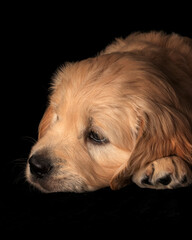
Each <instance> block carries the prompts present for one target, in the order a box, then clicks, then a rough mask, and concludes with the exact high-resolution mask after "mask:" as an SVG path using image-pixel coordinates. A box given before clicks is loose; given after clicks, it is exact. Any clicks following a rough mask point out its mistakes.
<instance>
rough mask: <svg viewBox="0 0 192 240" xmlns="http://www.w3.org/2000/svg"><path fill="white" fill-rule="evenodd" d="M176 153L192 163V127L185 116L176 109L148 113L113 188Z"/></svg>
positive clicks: (111, 184)
mask: <svg viewBox="0 0 192 240" xmlns="http://www.w3.org/2000/svg"><path fill="white" fill-rule="evenodd" d="M170 155H176V156H179V157H181V158H182V159H183V160H185V161H186V162H188V163H189V164H190V165H192V130H191V126H190V124H189V122H188V120H187V119H186V117H185V116H184V115H183V114H182V113H179V112H177V111H173V110H172V111H170V109H169V111H165V112H164V113H163V114H161V115H159V114H158V113H157V112H156V114H153V116H150V114H149V115H147V114H146V117H145V118H143V124H142V126H141V127H140V133H139V135H138V138H137V142H136V144H135V147H134V149H133V151H132V154H131V156H130V158H129V160H128V161H127V162H126V163H124V165H122V166H121V167H120V168H119V169H118V170H117V172H116V173H115V174H114V176H113V178H112V180H111V183H110V187H111V189H113V190H117V189H120V188H122V187H124V186H126V185H127V184H128V183H130V182H131V178H132V176H133V175H134V173H135V172H136V171H137V170H138V169H140V168H142V167H144V166H145V165H146V164H148V163H149V162H152V161H154V160H155V159H159V158H162V157H166V156H170Z"/></svg>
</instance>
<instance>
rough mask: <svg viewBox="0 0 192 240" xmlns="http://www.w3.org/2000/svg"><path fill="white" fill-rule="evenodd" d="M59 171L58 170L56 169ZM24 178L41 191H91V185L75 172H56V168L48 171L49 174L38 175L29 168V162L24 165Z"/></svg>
mask: <svg viewBox="0 0 192 240" xmlns="http://www.w3.org/2000/svg"><path fill="white" fill-rule="evenodd" d="M58 172H59V171H58ZM26 179H27V181H28V182H29V183H30V184H32V185H33V186H34V187H35V188H37V189H39V190H40V191H41V192H45V193H51V192H79V193H80V192H85V191H91V186H88V185H87V184H86V183H85V181H84V179H82V178H81V177H79V176H78V175H76V174H71V173H69V172H65V173H64V174H61V173H60V174H59V173H57V171H56V170H54V171H50V172H49V174H48V173H47V174H45V175H40V174H39V173H38V174H37V173H35V172H34V171H33V170H31V168H30V164H29V163H27V166H26Z"/></svg>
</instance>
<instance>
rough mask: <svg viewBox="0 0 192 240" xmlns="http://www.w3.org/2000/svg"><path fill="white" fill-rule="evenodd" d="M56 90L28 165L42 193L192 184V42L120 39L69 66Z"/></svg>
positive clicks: (155, 35)
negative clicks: (92, 55) (128, 186)
mask: <svg viewBox="0 0 192 240" xmlns="http://www.w3.org/2000/svg"><path fill="white" fill-rule="evenodd" d="M51 90H52V91H51V94H50V97H49V104H48V107H47V109H46V111H45V113H44V116H43V118H42V120H41V122H40V125H39V137H38V141H37V143H36V144H35V145H34V146H33V147H32V150H31V153H30V155H29V159H28V161H27V166H26V178H27V180H28V182H30V183H31V184H32V185H33V186H35V187H36V188H38V189H39V190H41V191H42V192H47V193H48V192H62V191H63V192H64V191H72V192H83V191H94V190H97V189H99V188H103V187H107V186H110V187H111V189H113V190H116V189H120V188H122V187H124V186H126V185H127V184H129V183H130V182H134V183H136V184H137V185H138V186H139V187H144V188H153V189H167V188H168V189H172V188H177V187H185V186H188V185H189V184H191V183H192V168H191V165H192V40H191V39H189V38H187V37H182V36H179V35H177V34H175V33H173V34H170V35H167V34H165V33H163V32H149V33H133V34H131V35H129V36H128V37H127V38H125V39H121V38H119V39H116V40H115V42H113V43H112V44H111V45H109V46H108V47H107V48H106V49H105V50H104V51H102V52H101V53H100V54H98V55H97V56H96V57H93V58H88V59H86V60H82V61H79V62H76V63H66V64H65V65H64V66H63V67H61V68H60V69H59V70H58V71H57V73H56V74H55V76H54V77H53V81H52V85H51Z"/></svg>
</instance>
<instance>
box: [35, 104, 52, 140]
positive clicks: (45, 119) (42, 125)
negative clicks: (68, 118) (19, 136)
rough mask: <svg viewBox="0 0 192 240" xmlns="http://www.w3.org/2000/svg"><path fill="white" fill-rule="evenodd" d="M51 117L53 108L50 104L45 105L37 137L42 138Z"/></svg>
mask: <svg viewBox="0 0 192 240" xmlns="http://www.w3.org/2000/svg"><path fill="white" fill-rule="evenodd" d="M52 119H53V109H52V107H51V106H49V107H47V109H46V111H45V113H44V115H43V117H42V119H41V122H40V124H39V129H38V139H40V138H42V137H43V136H44V134H45V133H46V131H47V129H48V127H49V126H50V124H51V122H52Z"/></svg>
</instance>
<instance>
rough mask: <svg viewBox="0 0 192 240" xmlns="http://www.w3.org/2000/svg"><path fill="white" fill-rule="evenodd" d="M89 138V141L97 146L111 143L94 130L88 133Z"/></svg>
mask: <svg viewBox="0 0 192 240" xmlns="http://www.w3.org/2000/svg"><path fill="white" fill-rule="evenodd" d="M88 138H89V140H91V141H92V142H93V143H97V144H104V143H107V142H109V141H108V139H107V138H105V137H104V136H102V135H101V134H100V133H99V132H94V131H93V130H91V131H90V132H89V133H88Z"/></svg>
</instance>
